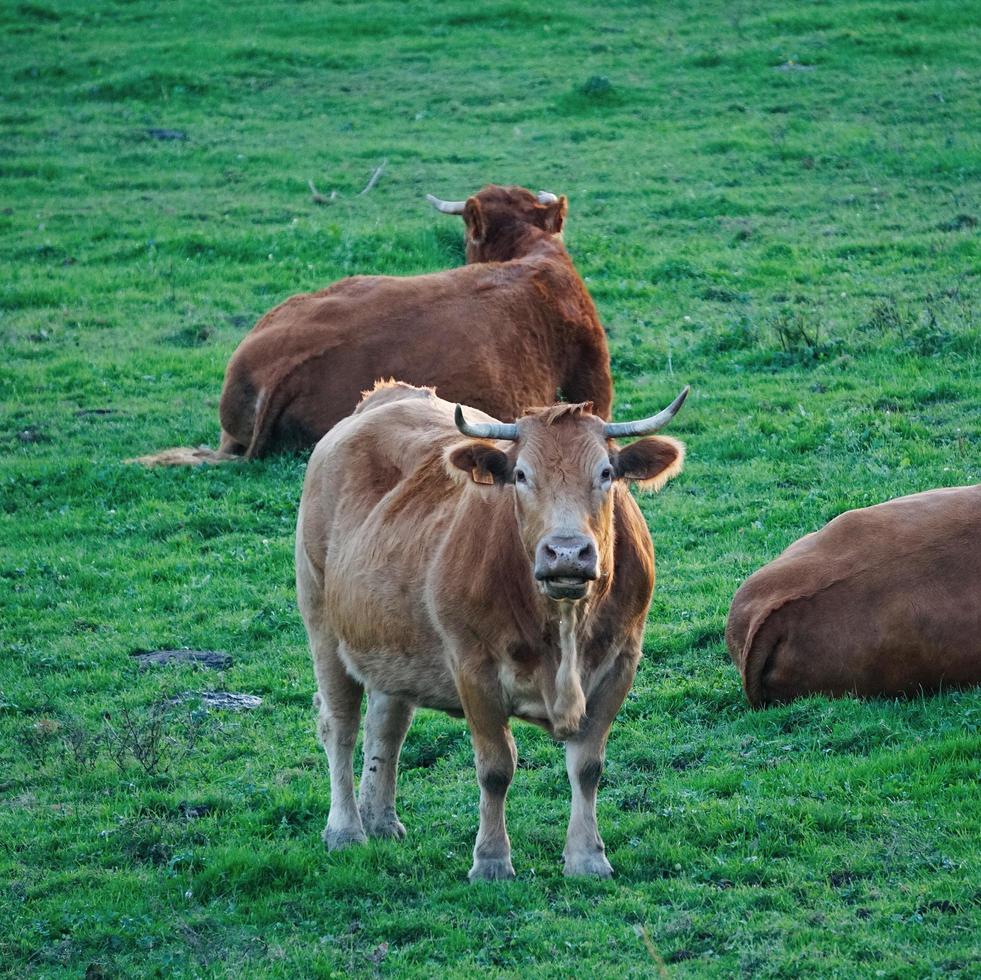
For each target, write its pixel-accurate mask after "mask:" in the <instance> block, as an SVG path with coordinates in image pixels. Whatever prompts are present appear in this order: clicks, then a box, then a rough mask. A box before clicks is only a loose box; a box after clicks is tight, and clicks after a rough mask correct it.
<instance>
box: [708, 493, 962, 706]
mask: <svg viewBox="0 0 981 980" xmlns="http://www.w3.org/2000/svg"><path fill="white" fill-rule="evenodd" d="M979 596H981V485H978V486H973V487H956V488H952V489H944V490H930V491H927V492H925V493H918V494H913V495H912V496H908V497H900V498H898V499H896V500H890V501H887V502H886V503H883V504H878V505H876V506H874V507H866V508H863V509H861V510H852V511H848V512H846V513H844V514H842V515H841V516H840V517H837V518H835V519H834V520H833V521H831V523H829V524H828V525H826V526H825V527H824V528H822V529H821V530H820V531H817V532H815V533H813V534H808V535H806V536H805V537H804V538H801V540H799V541H797V542H796V543H795V544H792V545H791V546H790V547H789V548H788V549H787V550H786V551H785V552H784V553H783V554H782V555H780V556H779V557H778V558H777V559H776V560H775V561H773V562H771V563H770V564H769V565H766V566H765V567H763V568H761V569H760V570H759V571H757V572H756V573H755V574H753V575H751V576H750V577H749V578H748V579H747V580H746V581H745V582H744V583H743V585H742V586H741V587H740V589H739V590H738V591H737V592H736V595H735V597H734V598H733V601H732V607H731V608H730V610H729V621H728V624H727V626H726V643H727V644H728V646H729V653H730V656H731V657H732V660H733V663H735V664H736V666H737V667H738V668H739V670H740V673H741V674H742V677H743V684H744V687H745V691H746V697H747V699H748V701H749V702H750V704H752V705H753V706H754V707H762V706H764V705H766V704H770V703H772V702H781V701H789V700H792V699H794V698H797V697H803V696H805V695H808V694H818V693H819V694H826V695H831V696H841V695H846V694H856V695H859V696H862V697H873V696H879V695H884V696H895V695H899V694H914V693H917V692H921V691H934V690H938V689H939V688H941V687H965V686H971V685H978V684H981V602H979V601H978V597H979Z"/></svg>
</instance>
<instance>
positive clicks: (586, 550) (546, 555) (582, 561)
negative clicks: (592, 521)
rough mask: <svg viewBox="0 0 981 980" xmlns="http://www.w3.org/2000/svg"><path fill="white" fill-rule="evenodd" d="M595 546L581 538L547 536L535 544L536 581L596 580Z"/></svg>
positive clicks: (574, 536)
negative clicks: (559, 579) (536, 546)
mask: <svg viewBox="0 0 981 980" xmlns="http://www.w3.org/2000/svg"><path fill="white" fill-rule="evenodd" d="M596 566H597V556H596V545H595V544H594V543H593V541H592V540H591V539H590V538H587V537H586V535H584V534H550V535H549V536H548V537H546V538H542V540H541V541H540V542H539V543H538V549H537V551H536V554H535V578H537V579H546V578H579V579H595V578H596V577H597V575H598V572H597V567H596Z"/></svg>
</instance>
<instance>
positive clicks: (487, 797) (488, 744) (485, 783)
mask: <svg viewBox="0 0 981 980" xmlns="http://www.w3.org/2000/svg"><path fill="white" fill-rule="evenodd" d="M457 688H458V690H459V692H460V701H461V703H462V705H463V711H464V713H465V715H466V717H467V724H468V725H469V726H470V737H471V739H472V741H473V751H474V759H475V761H476V763H477V782H478V783H479V785H480V827H479V829H478V830H477V842H476V844H475V845H474V849H473V867H472V868H471V869H470V874H469V878H470V880H471V881H495V880H497V879H501V878H513V877H514V868H513V866H512V865H511V841H510V839H509V838H508V832H507V828H506V827H505V824H504V803H505V800H506V799H507V795H508V787H509V786H510V785H511V780H512V779H513V778H514V770H515V767H516V765H517V760H518V752H517V749H516V748H515V744H514V738H513V736H512V735H511V729H510V727H509V725H508V715H507V712H506V711H505V709H504V704H503V701H502V699H501V697H500V693H499V690H498V683H497V678H496V676H487V677H482V676H481V674H480V672H477V673H476V674H469V676H460V675H458V676H457Z"/></svg>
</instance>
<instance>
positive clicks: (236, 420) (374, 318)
mask: <svg viewBox="0 0 981 980" xmlns="http://www.w3.org/2000/svg"><path fill="white" fill-rule="evenodd" d="M565 212H566V200H565V198H560V199H559V200H558V201H557V202H555V203H553V204H549V205H541V204H539V203H538V202H537V201H536V199H535V197H534V195H532V194H530V193H529V192H528V191H526V190H523V189H522V188H520V187H497V186H494V185H490V186H488V187H485V188H484V189H483V190H481V191H480V192H479V193H478V194H476V195H474V196H473V197H472V198H470V201H469V202H468V211H467V213H466V214H465V215H464V222H465V227H466V233H467V263H468V264H467V265H465V266H463V267H462V268H456V269H449V270H447V271H444V272H438V273H434V274H432V275H424V276H413V277H401V278H399V277H393V276H355V277H352V278H349V279H343V280H341V281H340V282H337V283H334V284H333V285H332V286H329V287H328V288H326V289H322V290H320V291H318V292H314V293H308V294H304V295H299V296H292V297H290V298H289V299H287V300H286V301H285V302H283V303H281V304H280V305H279V306H277V307H276V308H275V309H273V310H271V311H270V312H268V313H267V314H266V315H265V316H264V317H262V319H261V320H260V321H259V322H258V323H257V324H256V325H255V327H254V328H253V329H252V331H251V332H250V333H249V334H247V335H246V337H245V338H244V339H243V340H242V342H241V343H240V344H239V346H238V349H237V350H236V351H235V353H234V354H233V355H232V357H231V359H230V361H229V363H228V367H227V370H226V372H225V382H224V387H223V389H222V394H221V402H220V407H219V416H220V420H221V426H222V444H221V449H222V450H223V451H226V452H229V453H232V454H237V455H240V456H245V457H246V458H249V459H254V458H258V457H261V456H266V455H269V454H271V453H278V452H283V451H284V450H290V449H297V448H304V447H308V446H312V445H314V444H315V443H316V442H317V440H318V439H319V438H320V437H321V436H322V435H323V434H324V433H325V432H327V431H328V430H329V429H330V428H331V427H332V426H334V425H336V424H337V422H338V421H339V420H340V419H342V418H344V417H345V416H347V415H349V414H350V413H351V412H352V411H353V410H354V408H355V406H356V405H357V404H358V400H359V398H360V396H361V393H362V392H364V391H365V390H369V389H371V386H372V384H373V383H374V382H375V380H376V379H377V378H385V377H393V378H399V379H401V380H403V381H406V382H410V383H412V384H415V385H429V386H432V387H435V388H436V389H437V390H438V391H439V394H440V395H441V396H442V397H443V398H447V399H449V400H452V401H459V402H463V403H465V404H468V405H472V406H474V407H476V408H480V409H482V410H484V411H487V412H489V413H491V414H492V415H494V416H495V417H498V418H501V419H507V420H510V419H514V418H516V417H517V416H519V415H520V414H521V412H522V411H523V410H524V408H525V407H526V406H528V405H536V404H551V403H552V402H554V401H555V399H556V397H557V394H556V393H557V391H558V390H561V392H562V397H563V398H566V399H569V400H570V401H584V400H586V399H591V400H592V401H593V402H594V403H595V410H596V412H597V413H598V414H599V415H601V416H602V417H603V418H607V417H609V412H610V407H611V402H612V395H613V382H612V379H611V377H610V358H609V353H608V350H607V344H606V336H605V334H604V332H603V328H602V326H601V325H600V322H599V318H598V316H597V313H596V308H595V306H594V305H593V302H592V300H591V299H590V297H589V294H588V293H587V291H586V287H585V285H584V284H583V282H582V279H581V278H580V277H579V275H578V273H577V272H576V269H575V267H574V266H573V264H572V260H571V259H570V257H569V254H568V252H567V251H566V250H565V246H564V245H563V244H562V241H561V237H560V236H559V234H558V232H560V231H561V229H562V224H563V221H564V218H565ZM436 220H440V221H446V220H447V219H446V218H445V217H439V218H437V219H436ZM474 222H477V223H478V224H479V231H480V233H479V235H478V234H476V233H475V224H474Z"/></svg>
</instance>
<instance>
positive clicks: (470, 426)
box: [453, 405, 518, 440]
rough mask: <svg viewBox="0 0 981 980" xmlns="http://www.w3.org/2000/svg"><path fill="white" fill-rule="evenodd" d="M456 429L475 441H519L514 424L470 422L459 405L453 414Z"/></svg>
mask: <svg viewBox="0 0 981 980" xmlns="http://www.w3.org/2000/svg"><path fill="white" fill-rule="evenodd" d="M453 419H454V421H455V422H456V427H457V428H458V429H459V430H460V431H461V432H462V433H463V434H464V435H465V436H470V437H471V438H473V439H511V440H514V439H517V438H518V427H517V426H516V425H515V424H514V423H513V422H484V423H479V424H478V423H474V422H468V421H467V420H466V419H465V418H464V417H463V409H462V408H461V407H460V406H459V405H457V407H456V411H455V412H454V413H453Z"/></svg>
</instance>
